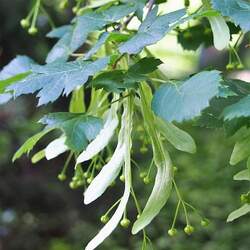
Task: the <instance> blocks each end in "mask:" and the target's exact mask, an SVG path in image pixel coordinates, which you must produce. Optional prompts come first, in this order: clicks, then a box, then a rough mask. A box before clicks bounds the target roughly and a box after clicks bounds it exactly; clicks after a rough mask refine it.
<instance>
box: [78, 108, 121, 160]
mask: <svg viewBox="0 0 250 250" xmlns="http://www.w3.org/2000/svg"><path fill="white" fill-rule="evenodd" d="M118 123H119V120H118V117H117V114H116V108H115V107H112V108H111V109H110V111H109V113H108V117H107V120H106V122H105V124H104V126H103V129H102V130H101V131H100V133H99V134H98V135H97V136H96V138H95V139H94V140H93V141H92V142H91V143H90V144H89V145H88V146H87V148H86V149H85V150H84V151H83V152H82V153H81V154H80V155H79V156H78V158H77V164H79V163H82V162H85V161H88V160H90V159H91V158H93V157H94V156H95V155H97V154H98V153H99V152H100V151H102V150H103V149H104V148H105V147H106V146H107V145H108V143H109V142H110V140H111V138H112V136H113V135H114V133H115V130H116V128H117V126H118Z"/></svg>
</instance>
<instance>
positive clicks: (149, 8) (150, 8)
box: [148, 0, 155, 13]
mask: <svg viewBox="0 0 250 250" xmlns="http://www.w3.org/2000/svg"><path fill="white" fill-rule="evenodd" d="M154 4H155V0H149V1H148V13H149V12H150V11H151V10H152V9H153V6H154Z"/></svg>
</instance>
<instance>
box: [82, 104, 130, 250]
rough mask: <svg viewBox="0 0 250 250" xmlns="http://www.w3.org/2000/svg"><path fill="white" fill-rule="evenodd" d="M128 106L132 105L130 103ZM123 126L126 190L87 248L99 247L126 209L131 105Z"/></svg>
mask: <svg viewBox="0 0 250 250" xmlns="http://www.w3.org/2000/svg"><path fill="white" fill-rule="evenodd" d="M128 106H130V105H129V104H128ZM122 127H124V128H125V131H124V132H125V133H124V138H123V139H124V144H125V168H124V169H125V170H124V175H125V190H124V194H123V196H122V199H121V201H120V203H119V206H118V208H117V209H116V211H115V213H114V215H113V216H112V218H111V219H110V220H109V222H108V223H107V224H106V225H105V226H104V227H103V228H102V229H101V230H100V232H99V233H98V234H97V235H96V236H95V237H94V238H93V239H92V240H91V241H90V242H89V244H88V245H87V247H86V248H85V250H93V249H95V248H96V247H98V246H99V245H100V244H101V243H102V242H103V241H104V240H105V239H106V238H107V237H108V236H109V235H110V234H111V233H112V232H113V231H114V229H115V228H116V227H117V225H118V224H119V222H120V220H121V218H122V216H123V213H124V211H125V209H126V206H127V203H128V200H129V196H130V189H131V160H130V149H131V130H132V114H131V110H130V108H129V107H125V109H124V113H123V117H122Z"/></svg>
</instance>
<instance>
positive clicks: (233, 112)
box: [222, 96, 250, 120]
mask: <svg viewBox="0 0 250 250" xmlns="http://www.w3.org/2000/svg"><path fill="white" fill-rule="evenodd" d="M222 116H223V117H224V120H232V119H234V118H239V117H249V116H250V96H246V97H244V98H242V99H241V100H240V101H239V102H237V103H235V104H233V105H230V106H228V107H226V108H225V109H224V111H223V113H222Z"/></svg>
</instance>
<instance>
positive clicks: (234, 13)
mask: <svg viewBox="0 0 250 250" xmlns="http://www.w3.org/2000/svg"><path fill="white" fill-rule="evenodd" d="M212 5H213V8H214V9H216V10H218V11H220V12H221V13H222V14H223V15H224V16H228V17H230V18H231V19H232V20H233V22H234V23H235V24H236V25H240V27H241V28H242V29H243V30H244V31H245V32H247V31H249V30H250V22H249V20H250V3H249V1H247V0H212Z"/></svg>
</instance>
